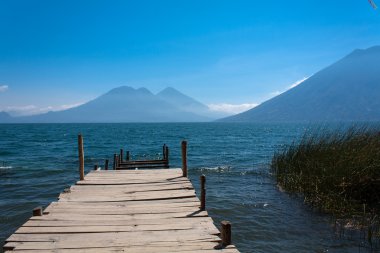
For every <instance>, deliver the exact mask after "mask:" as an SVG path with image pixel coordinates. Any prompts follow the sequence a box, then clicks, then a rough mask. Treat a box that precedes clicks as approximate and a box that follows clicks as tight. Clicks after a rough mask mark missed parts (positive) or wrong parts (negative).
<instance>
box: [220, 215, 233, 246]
mask: <svg viewBox="0 0 380 253" xmlns="http://www.w3.org/2000/svg"><path fill="white" fill-rule="evenodd" d="M220 224H221V225H222V231H221V236H222V246H228V245H230V244H231V242H232V240H231V223H230V222H229V221H225V220H224V221H222V222H221V223H220Z"/></svg>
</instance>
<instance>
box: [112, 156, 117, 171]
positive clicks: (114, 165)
mask: <svg viewBox="0 0 380 253" xmlns="http://www.w3.org/2000/svg"><path fill="white" fill-rule="evenodd" d="M116 162H117V155H116V154H113V169H114V170H116Z"/></svg>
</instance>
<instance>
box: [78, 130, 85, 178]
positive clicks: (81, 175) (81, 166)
mask: <svg viewBox="0 0 380 253" xmlns="http://www.w3.org/2000/svg"><path fill="white" fill-rule="evenodd" d="M78 151H79V179H80V180H81V181H82V180H84V151H83V137H82V135H81V134H79V135H78Z"/></svg>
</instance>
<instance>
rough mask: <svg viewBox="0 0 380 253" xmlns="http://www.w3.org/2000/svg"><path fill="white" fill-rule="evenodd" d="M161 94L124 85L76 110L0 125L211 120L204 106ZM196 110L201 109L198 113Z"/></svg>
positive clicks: (173, 94) (174, 94) (172, 91)
mask: <svg viewBox="0 0 380 253" xmlns="http://www.w3.org/2000/svg"><path fill="white" fill-rule="evenodd" d="M159 94H160V95H154V94H153V93H151V92H150V91H149V90H147V89H145V88H140V89H134V88H131V87H128V86H122V87H119V88H115V89H113V90H111V91H109V92H108V93H106V94H104V95H102V96H100V97H98V98H96V99H94V100H92V101H89V102H88V103H85V104H83V105H80V106H78V107H75V108H71V109H68V110H64V111H57V112H48V113H44V114H40V115H33V116H24V117H14V118H5V120H4V121H3V120H2V119H1V118H0V122H3V123H4V122H22V123H31V122H33V123H34V122H37V123H68V122H75V123H82V122H83V123H87V122H89V123H96V122H196V121H209V120H212V118H209V117H206V116H205V115H203V109H204V108H205V107H206V106H205V105H202V104H201V103H199V102H197V101H195V100H193V99H191V98H190V97H187V96H185V95H183V94H181V93H180V92H178V91H176V90H175V89H173V88H169V89H165V90H164V91H163V92H160V93H159ZM170 94H171V95H170ZM179 98H181V99H184V98H186V101H187V102H186V103H182V104H181V101H180V100H181V99H179ZM190 101H192V102H193V103H189V106H190V105H193V104H194V105H195V104H196V105H197V107H194V108H193V109H191V110H190V109H187V107H186V105H187V103H188V102H190ZM197 108H201V109H202V110H200V112H199V113H197V112H198V111H197ZM206 108H207V107H206ZM8 116H9V115H8ZM4 117H5V116H4Z"/></svg>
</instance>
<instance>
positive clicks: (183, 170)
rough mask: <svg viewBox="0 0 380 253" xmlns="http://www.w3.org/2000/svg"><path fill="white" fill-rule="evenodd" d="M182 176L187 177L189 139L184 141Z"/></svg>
mask: <svg viewBox="0 0 380 253" xmlns="http://www.w3.org/2000/svg"><path fill="white" fill-rule="evenodd" d="M181 146H182V176H184V177H187V141H182V144H181Z"/></svg>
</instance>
